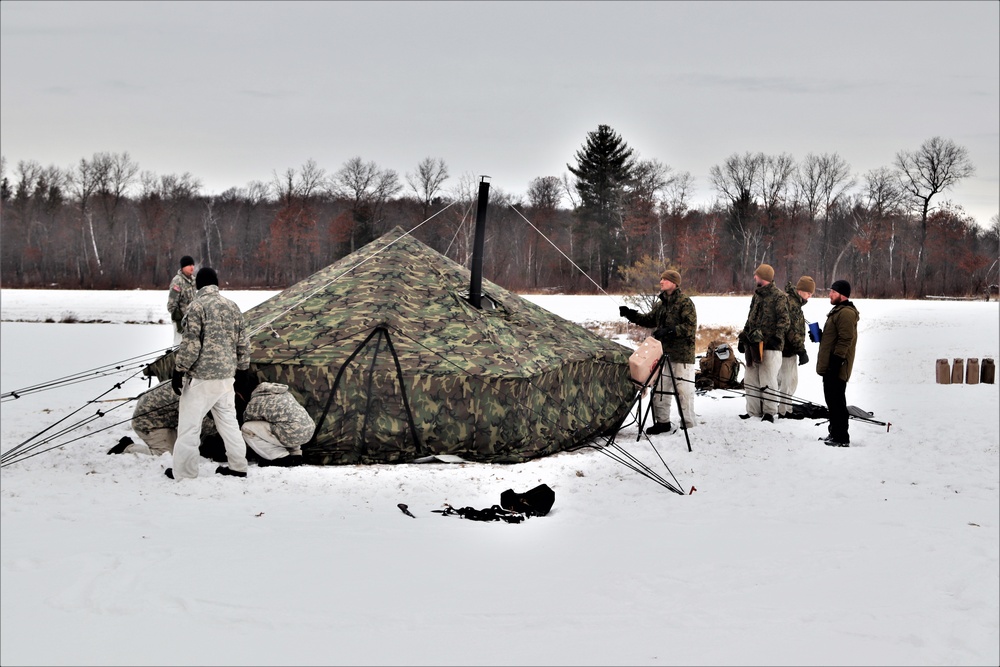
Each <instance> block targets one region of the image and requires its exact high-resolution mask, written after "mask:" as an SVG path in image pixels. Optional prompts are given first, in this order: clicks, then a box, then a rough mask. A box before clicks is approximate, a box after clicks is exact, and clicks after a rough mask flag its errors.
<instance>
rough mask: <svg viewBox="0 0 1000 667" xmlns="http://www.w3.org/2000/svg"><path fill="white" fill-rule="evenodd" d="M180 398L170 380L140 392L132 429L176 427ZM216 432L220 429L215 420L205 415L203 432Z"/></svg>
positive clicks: (133, 414)
mask: <svg viewBox="0 0 1000 667" xmlns="http://www.w3.org/2000/svg"><path fill="white" fill-rule="evenodd" d="M179 400H180V398H179V397H178V396H177V394H175V393H174V389H173V387H171V386H170V381H169V380H168V381H166V382H161V383H160V384H158V385H156V386H155V387H153V388H152V389H150V390H149V391H146V392H145V393H142V394H140V395H139V399H138V400H137V401H136V402H135V410H134V411H133V412H132V430H133V431H135V432H136V433H149V432H151V431H155V430H156V429H158V428H173V429H176V428H177V420H178V401H179ZM216 433H218V430H217V429H216V428H215V421H214V420H213V419H212V417H211V416H210V415H205V418H204V419H203V420H202V422H201V434H202V435H213V434H216Z"/></svg>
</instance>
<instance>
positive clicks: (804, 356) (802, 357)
mask: <svg viewBox="0 0 1000 667" xmlns="http://www.w3.org/2000/svg"><path fill="white" fill-rule="evenodd" d="M808 363H809V354H808V353H807V352H806V351H805V350H802V351H801V352H799V366H805V365H806V364H808Z"/></svg>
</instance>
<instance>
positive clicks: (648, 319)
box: [618, 269, 698, 435]
mask: <svg viewBox="0 0 1000 667" xmlns="http://www.w3.org/2000/svg"><path fill="white" fill-rule="evenodd" d="M618 312H619V314H621V316H622V317H624V318H625V319H627V320H628V321H629V322H632V323H633V324H638V325H639V326H642V327H650V328H653V337H654V338H656V339H657V340H658V341H660V343H661V344H662V345H663V352H664V354H666V355H667V356H668V357H669V359H670V369H671V371H673V376H674V378H675V379H676V381H677V395H678V399H679V400H680V405H679V406H678V411H679V412H683V416H684V421H683V422H682V424H683V426H684V428H685V429H688V428H692V427H693V426H694V425H695V413H694V375H695V364H694V341H695V334H697V333H698V312H697V310H696V309H695V307H694V302H693V301H691V297H689V296H688V295H686V294H684V293H683V292H682V291H681V274H680V272H679V271H675V270H673V269H669V270H667V271H664V272H663V273H662V274H661V275H660V294H659V296H657V300H656V303H655V304H654V305H653V309H652V310H650V311H649V312H648V313H645V314H643V313H640V312H638V311H637V310H634V309H632V308H628V307H626V306H621V307H620V308H619V309H618ZM673 391H674V389H673V382H672V381H671V378H670V376H669V374H668V373H665V372H663V373H660V379H659V381H658V382H657V388H656V389H655V390H654V391H653V397H652V399H651V400H652V403H653V424H652V426H649V427H647V428H646V434H647V435H656V434H658V433H670V432H672V431H675V430H676V429H675V428H674V426H673V424H672V423H671V421H670V408H671V405H672V404H673Z"/></svg>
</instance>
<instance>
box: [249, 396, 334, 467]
mask: <svg viewBox="0 0 1000 667" xmlns="http://www.w3.org/2000/svg"><path fill="white" fill-rule="evenodd" d="M315 429H316V422H314V421H313V418H312V417H310V416H309V413H308V412H306V409H305V408H304V407H302V406H301V405H300V404H299V402H298V401H296V400H295V397H294V396H292V394H291V393H290V392H289V391H288V385H286V384H279V383H277V382H262V383H260V384H259V385H257V388H256V389H254V390H253V393H252V394H251V395H250V402H249V403H247V408H246V411H245V412H244V413H243V427H242V431H243V439H244V440H246V442H247V444H248V445H250V448H251V449H253V451H255V452H257V454H259V455H260V456H261V458H263V459H264V461H263V462H261V464H260V465H262V466H267V465H273V466H297V465H300V464H301V463H302V445H304V444H305V443H307V442H309V439H310V438H312V435H313V431H314V430H315Z"/></svg>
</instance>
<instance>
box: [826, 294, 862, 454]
mask: <svg viewBox="0 0 1000 667" xmlns="http://www.w3.org/2000/svg"><path fill="white" fill-rule="evenodd" d="M850 298H851V284H850V283H849V282H847V281H846V280H835V281H834V283H833V284H832V285H830V303H831V304H833V309H832V310H831V311H830V312H829V313H828V314H827V316H826V324H825V325H824V326H823V335H822V336H820V341H819V353H818V354H817V355H816V356H817V359H816V372H817V373H819V374H820V375H822V376H823V396H824V397H825V398H826V409H827V410H829V411H830V426H829V431H830V435H828V436H827V437H826V438H824V442H826V444H828V445H830V446H831V447H849V446H850V443H851V437H850V435H848V433H847V426H848V419H849V416H850V415H849V413H848V412H847V381H848V380H850V379H851V370H852V369H853V368H854V350H855V348H857V345H858V318H859V317H860V315H859V314H858V309H857V308H855V306H854V303H853V302H852V301H850Z"/></svg>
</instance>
